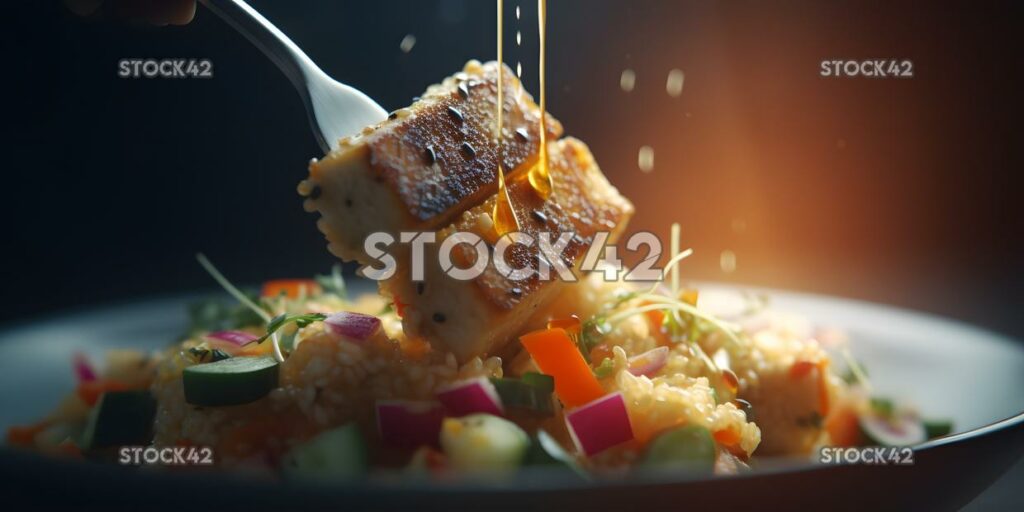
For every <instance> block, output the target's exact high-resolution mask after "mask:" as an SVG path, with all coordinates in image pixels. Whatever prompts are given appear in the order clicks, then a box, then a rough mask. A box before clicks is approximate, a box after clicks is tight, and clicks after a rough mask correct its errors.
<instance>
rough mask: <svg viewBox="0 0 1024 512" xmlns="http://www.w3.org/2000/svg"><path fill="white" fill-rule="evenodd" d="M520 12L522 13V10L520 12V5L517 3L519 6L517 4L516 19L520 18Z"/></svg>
mask: <svg viewBox="0 0 1024 512" xmlns="http://www.w3.org/2000/svg"><path fill="white" fill-rule="evenodd" d="M520 14H522V12H520V10H519V6H518V5H517V6H516V19H517V20H518V19H519V16H520Z"/></svg>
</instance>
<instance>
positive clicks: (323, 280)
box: [316, 263, 348, 300]
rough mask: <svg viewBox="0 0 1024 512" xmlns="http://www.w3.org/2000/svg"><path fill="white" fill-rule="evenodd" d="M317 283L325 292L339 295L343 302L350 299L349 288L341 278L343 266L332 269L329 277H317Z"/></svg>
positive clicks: (338, 265) (337, 265) (336, 265)
mask: <svg viewBox="0 0 1024 512" xmlns="http://www.w3.org/2000/svg"><path fill="white" fill-rule="evenodd" d="M316 282H317V284H319V285H320V287H321V288H323V290H324V292H326V293H331V294H334V295H337V296H338V297H339V298H341V299H343V300H347V299H348V288H346V287H345V279H344V278H342V277H341V265H340V264H337V263H336V264H335V265H334V266H333V267H331V273H330V274H329V275H320V276H316Z"/></svg>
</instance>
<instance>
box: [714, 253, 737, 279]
mask: <svg viewBox="0 0 1024 512" xmlns="http://www.w3.org/2000/svg"><path fill="white" fill-rule="evenodd" d="M718 265H719V266H720V267H722V272H725V273H726V274H731V273H733V272H735V271H736V253H734V252H732V251H730V250H728V249H726V250H724V251H722V255H721V256H719V258H718Z"/></svg>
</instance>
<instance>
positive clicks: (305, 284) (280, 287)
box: [261, 279, 323, 299]
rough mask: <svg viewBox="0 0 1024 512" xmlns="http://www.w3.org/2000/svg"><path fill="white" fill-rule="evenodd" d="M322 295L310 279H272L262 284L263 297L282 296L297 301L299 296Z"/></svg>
mask: <svg viewBox="0 0 1024 512" xmlns="http://www.w3.org/2000/svg"><path fill="white" fill-rule="evenodd" d="M321 293H323V290H322V289H321V288H320V285H319V284H317V282H316V281H313V280H312V279H274V280H272V281H267V282H265V283H263V292H262V293H261V295H262V296H264V297H277V296H279V295H284V296H285V297H287V298H289V299H297V298H299V297H300V296H301V295H303V294H305V295H306V296H310V295H319V294H321Z"/></svg>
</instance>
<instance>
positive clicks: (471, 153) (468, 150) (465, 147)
mask: <svg viewBox="0 0 1024 512" xmlns="http://www.w3.org/2000/svg"><path fill="white" fill-rule="evenodd" d="M462 152H463V153H465V154H466V158H469V159H470V160H472V159H473V158H476V150H475V149H473V146H471V145H470V144H469V143H468V142H463V143H462Z"/></svg>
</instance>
